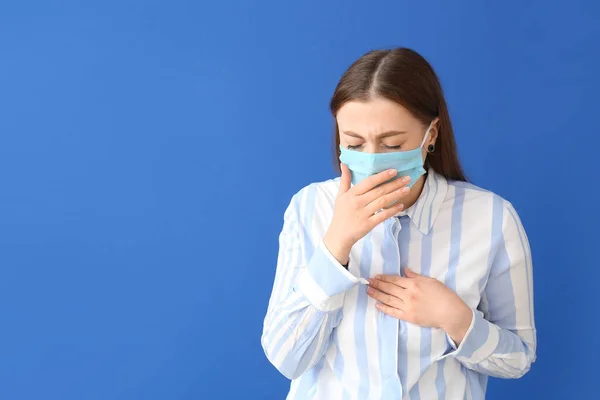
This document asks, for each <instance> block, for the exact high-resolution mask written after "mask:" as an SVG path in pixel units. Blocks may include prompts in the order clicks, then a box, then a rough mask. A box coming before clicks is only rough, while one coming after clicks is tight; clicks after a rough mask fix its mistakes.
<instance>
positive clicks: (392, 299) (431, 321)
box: [367, 268, 473, 346]
mask: <svg viewBox="0 0 600 400" xmlns="http://www.w3.org/2000/svg"><path fill="white" fill-rule="evenodd" d="M405 274H406V278H404V277H401V276H394V275H379V276H377V277H375V278H373V279H369V282H370V285H369V288H368V289H367V293H368V295H369V296H370V297H372V298H374V299H375V300H378V301H379V302H380V303H378V304H377V306H376V307H377V309H378V310H380V311H382V312H384V313H386V314H388V315H390V316H392V317H394V318H397V319H401V320H403V321H407V322H411V323H413V324H416V325H420V326H424V327H434V328H441V329H443V330H444V331H445V332H446V333H447V334H448V335H449V336H450V337H451V338H452V340H453V341H454V342H455V343H456V345H457V346H458V345H459V344H460V342H462V340H463V338H464V336H465V334H466V333H467V330H468V329H469V326H470V325H471V319H472V318H473V313H472V311H471V309H470V308H469V306H468V305H467V304H466V303H465V302H464V301H462V299H461V298H460V297H458V295H457V294H456V293H454V292H453V291H452V290H451V289H449V288H447V287H446V286H445V285H444V284H443V283H442V282H440V281H438V280H437V279H433V278H429V277H426V276H423V275H419V274H417V273H416V272H413V271H411V270H409V269H408V268H406V269H405Z"/></svg>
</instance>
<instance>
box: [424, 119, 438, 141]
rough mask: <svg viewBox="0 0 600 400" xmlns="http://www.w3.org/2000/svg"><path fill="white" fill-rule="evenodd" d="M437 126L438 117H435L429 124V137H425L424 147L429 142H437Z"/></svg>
mask: <svg viewBox="0 0 600 400" xmlns="http://www.w3.org/2000/svg"><path fill="white" fill-rule="evenodd" d="M439 126H440V117H436V118H435V119H434V120H433V124H432V125H431V130H430V131H429V138H428V139H427V143H425V146H424V147H427V146H429V145H430V144H435V143H436V142H437V138H438V132H439Z"/></svg>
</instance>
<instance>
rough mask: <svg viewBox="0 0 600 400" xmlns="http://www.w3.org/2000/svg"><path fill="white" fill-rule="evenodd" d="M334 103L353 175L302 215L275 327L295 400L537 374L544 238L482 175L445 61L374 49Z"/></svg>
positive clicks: (333, 183)
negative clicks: (535, 238) (539, 255)
mask: <svg viewBox="0 0 600 400" xmlns="http://www.w3.org/2000/svg"><path fill="white" fill-rule="evenodd" d="M331 112H332V114H333V116H334V118H335V121H336V129H335V140H336V150H337V157H339V159H340V161H341V162H342V163H341V164H340V167H341V177H339V178H335V179H331V180H327V181H325V182H318V183H313V184H311V185H308V186H307V187H305V188H303V189H302V190H300V191H299V192H298V193H297V194H295V195H294V196H293V198H292V200H291V202H290V204H289V206H288V208H287V209H286V211H285V214H284V223H283V230H282V232H281V235H280V237H279V244H280V248H279V255H278V261H277V271H276V276H275V283H274V287H273V292H272V294H271V299H270V301H269V307H268V310H267V315H266V318H265V321H264V330H263V335H262V344H263V348H264V350H265V353H266V355H267V357H268V358H269V360H270V361H271V363H272V364H273V365H275V367H277V369H278V370H279V371H280V372H281V373H282V374H283V375H285V376H286V377H288V378H289V379H291V380H292V384H291V388H290V392H289V394H288V399H326V400H337V399H358V400H363V399H385V400H388V399H389V400H397V399H402V398H404V399H426V400H429V399H442V398H445V399H450V400H453V399H463V398H467V399H483V398H484V397H485V390H486V384H487V377H488V375H491V376H497V377H502V378H518V377H520V376H522V375H523V374H525V373H526V372H527V371H528V370H529V368H530V365H531V363H532V362H534V360H535V357H536V355H535V351H536V333H535V327H534V320H533V293H532V290H533V283H532V266H531V255H530V251H529V243H528V240H527V237H526V235H525V231H524V230H523V227H522V225H521V222H520V220H519V217H518V216H517V213H516V212H515V210H514V208H513V206H512V205H511V203H509V202H508V201H506V200H504V199H502V198H501V197H499V196H498V195H495V194H493V193H491V192H489V191H486V190H483V189H480V188H478V187H477V186H474V185H472V184H470V183H467V180H466V178H465V176H464V174H463V171H462V168H461V166H460V164H459V161H458V156H457V151H456V145H455V141H454V135H453V131H452V125H451V123H450V117H449V114H448V109H447V106H446V102H445V100H444V96H443V93H442V89H441V86H440V83H439V80H438V78H437V76H436V74H435V72H434V71H433V69H432V68H431V66H430V65H429V64H428V63H427V61H426V60H425V59H424V58H422V57H421V56H420V55H419V54H417V53H415V52H414V51H412V50H409V49H405V48H399V49H395V50H386V51H372V52H369V53H367V54H366V55H364V56H363V57H361V58H360V59H359V60H358V61H356V62H355V63H354V64H353V65H352V66H351V67H350V68H349V69H348V71H346V73H345V74H344V75H343V76H342V78H341V80H340V82H339V84H338V86H337V88H336V90H335V93H334V94H333V98H332V100H331ZM336 165H337V162H336Z"/></svg>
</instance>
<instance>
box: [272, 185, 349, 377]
mask: <svg viewBox="0 0 600 400" xmlns="http://www.w3.org/2000/svg"><path fill="white" fill-rule="evenodd" d="M309 190H310V189H309ZM313 190H314V189H313ZM299 200H300V194H297V195H296V196H294V199H292V202H291V203H290V205H289V206H288V208H287V209H286V211H285V214H284V222H283V229H282V231H281V234H280V235H279V254H278V257H277V270H276V273H275V283H274V285H273V291H272V293H271V298H270V300H269V307H268V310H267V315H266V317H265V320H264V325H263V334H262V338H261V342H262V346H263V349H264V351H265V354H266V356H267V358H268V359H269V361H270V362H271V363H272V364H273V365H274V366H275V367H276V368H277V369H278V370H279V371H280V372H281V373H282V374H283V375H285V376H286V377H287V378H289V379H295V378H297V377H299V376H300V375H302V373H304V372H305V371H307V370H309V369H311V368H312V367H313V366H314V365H315V364H316V363H317V362H318V361H319V360H320V359H321V357H322V356H323V354H325V352H326V350H327V348H328V347H329V343H330V340H331V333H332V331H333V329H334V328H335V327H336V326H338V325H339V323H340V321H341V319H342V305H343V302H344V296H345V292H346V291H347V290H348V289H350V288H352V287H353V286H354V285H355V284H356V283H358V282H359V279H358V278H356V277H355V276H353V275H352V274H350V273H349V272H348V270H346V269H345V268H343V266H342V265H341V264H340V263H339V262H338V261H337V260H336V259H335V258H334V257H333V256H332V255H331V253H329V251H328V249H327V248H326V247H325V245H324V244H323V241H319V244H318V246H317V247H316V248H315V249H314V251H312V250H311V249H312V246H313V245H312V242H311V239H310V235H309V232H308V229H307V227H305V226H304V225H303V223H302V221H301V219H300V218H299V215H298V209H299V207H298V206H297V202H298V201H299ZM307 253H311V254H307Z"/></svg>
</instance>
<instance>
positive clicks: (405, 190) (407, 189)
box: [402, 187, 410, 194]
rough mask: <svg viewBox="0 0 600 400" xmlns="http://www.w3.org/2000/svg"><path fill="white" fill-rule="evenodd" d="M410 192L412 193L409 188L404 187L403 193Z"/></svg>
mask: <svg viewBox="0 0 600 400" xmlns="http://www.w3.org/2000/svg"><path fill="white" fill-rule="evenodd" d="M408 192H410V189H409V188H407V187H403V188H402V193H404V194H406V193H408Z"/></svg>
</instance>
